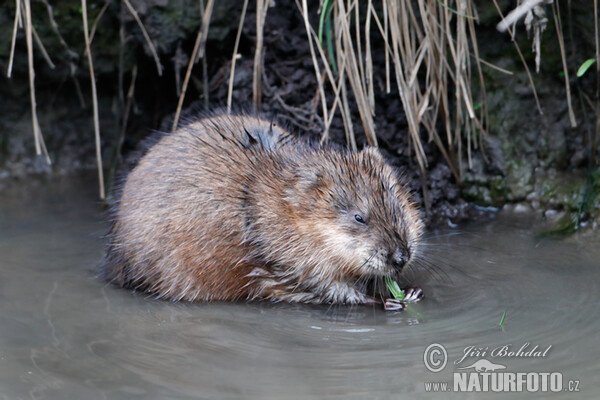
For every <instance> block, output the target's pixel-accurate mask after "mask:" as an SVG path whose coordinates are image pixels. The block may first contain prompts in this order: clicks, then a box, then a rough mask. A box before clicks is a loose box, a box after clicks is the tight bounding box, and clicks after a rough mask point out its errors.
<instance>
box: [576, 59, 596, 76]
mask: <svg viewBox="0 0 600 400" xmlns="http://www.w3.org/2000/svg"><path fill="white" fill-rule="evenodd" d="M595 62H596V59H595V58H588V59H587V60H585V62H584V63H583V64H581V67H579V69H578V70H577V77H578V78H580V77H582V76H583V74H585V73H586V71H587V70H588V69H589V68H590V67H591V66H592V64H593V63H595Z"/></svg>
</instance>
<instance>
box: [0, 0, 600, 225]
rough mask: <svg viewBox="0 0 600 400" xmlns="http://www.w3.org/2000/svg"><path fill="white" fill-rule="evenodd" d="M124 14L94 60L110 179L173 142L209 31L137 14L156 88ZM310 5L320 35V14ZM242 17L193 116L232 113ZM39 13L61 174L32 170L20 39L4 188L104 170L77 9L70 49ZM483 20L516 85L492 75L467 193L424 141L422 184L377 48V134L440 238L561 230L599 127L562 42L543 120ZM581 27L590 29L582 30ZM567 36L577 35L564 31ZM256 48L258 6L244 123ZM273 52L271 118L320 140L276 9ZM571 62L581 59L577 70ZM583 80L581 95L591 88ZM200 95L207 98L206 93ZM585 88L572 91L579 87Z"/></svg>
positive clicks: (335, 130) (243, 94) (218, 49)
mask: <svg viewBox="0 0 600 400" xmlns="http://www.w3.org/2000/svg"><path fill="white" fill-rule="evenodd" d="M36 3H37V2H36ZM117 3H118V2H115V4H112V3H110V4H109V6H107V7H106V9H105V13H104V15H103V17H102V18H101V19H100V20H99V21H98V24H97V31H96V36H95V39H94V43H93V46H92V48H93V53H94V58H95V67H96V75H97V83H98V87H99V95H100V114H101V115H100V116H101V119H100V122H101V132H102V142H103V145H102V153H103V158H104V162H105V168H106V170H107V171H110V170H114V169H115V167H116V166H117V165H118V164H120V162H121V161H120V160H121V159H122V157H123V156H124V157H127V155H128V154H129V153H130V152H131V151H132V150H133V149H135V148H136V146H137V143H138V142H139V141H140V140H141V139H143V138H144V137H145V136H147V135H148V134H149V133H151V130H152V129H168V121H169V120H170V118H171V117H172V114H173V112H174V110H175V107H176V104H177V94H178V93H177V87H178V86H179V85H180V82H181V81H182V79H183V75H184V74H185V66H186V65H187V61H188V55H189V54H190V53H191V50H192V47H193V44H194V40H195V36H196V32H197V30H198V27H199V24H200V9H199V4H198V2H196V1H187V0H185V1H184V0H182V1H178V2H167V1H161V0H156V1H150V2H147V1H146V2H144V1H132V2H131V3H132V4H133V6H134V7H135V8H136V10H137V12H138V14H139V16H140V18H141V20H142V22H143V24H144V26H145V27H146V29H147V31H148V35H149V36H150V37H151V38H152V40H153V43H154V45H155V47H156V49H157V51H158V53H159V55H160V60H161V64H162V76H160V77H159V76H158V73H157V66H156V64H155V62H154V60H153V58H152V56H151V52H150V49H149V48H148V46H147V44H146V43H145V40H144V37H143V35H142V33H141V30H140V28H139V26H138V25H137V23H136V21H135V20H134V19H133V18H132V16H131V14H130V13H128V12H127V10H125V9H121V8H120V7H119V4H117ZM251 3H252V2H251ZM104 4H105V3H104V2H90V5H89V13H90V20H91V21H93V20H95V19H96V17H97V16H98V15H99V13H100V12H101V10H102V7H103V5H104ZM310 4H311V7H310V9H311V10H312V11H313V15H312V17H313V22H314V24H315V26H316V23H317V14H316V12H317V8H318V6H317V4H318V2H314V1H313V2H310ZM503 6H504V9H505V11H508V9H509V8H510V4H508V3H507V4H504V5H503ZM12 7H13V8H14V6H12ZM240 8H241V6H240V5H239V4H238V2H234V1H221V2H217V3H216V5H215V10H214V14H213V18H212V24H211V28H210V33H209V38H208V42H207V50H206V52H207V56H206V69H204V67H203V65H202V62H200V63H198V64H197V65H196V67H195V68H194V72H193V76H192V79H191V83H190V87H189V88H188V93H187V97H186V99H187V101H186V106H190V105H192V106H193V107H194V109H198V108H199V109H203V108H204V107H205V104H206V103H207V102H208V104H209V109H215V108H221V107H223V106H224V105H225V104H226V97H227V83H228V75H229V68H230V59H231V54H232V50H233V45H234V40H235V33H236V32H235V31H236V29H237V23H238V21H239V16H240V11H241V10H240ZM33 11H34V13H33V15H34V25H35V26H36V29H37V30H38V31H39V33H40V37H41V38H42V42H43V43H44V45H45V46H46V48H47V50H48V53H49V54H50V55H51V57H52V58H53V61H54V63H55V65H56V68H55V69H50V68H49V67H48V65H47V64H46V63H45V62H44V60H43V59H42V58H41V57H40V56H39V52H37V53H36V76H37V78H36V93H37V97H38V105H39V107H38V111H39V116H40V125H41V128H42V131H43V133H44V137H45V138H46V144H47V147H48V150H49V152H50V155H51V158H52V159H53V165H52V166H51V167H49V166H48V165H46V164H45V163H44V162H43V160H42V159H40V158H38V157H35V156H34V147H33V138H32V133H31V114H30V111H29V98H28V96H29V92H28V90H29V89H28V82H27V69H26V65H27V64H26V53H25V40H24V36H23V34H22V33H21V34H20V35H19V37H18V39H17V52H16V56H15V66H14V76H13V78H12V79H10V80H7V79H6V78H2V83H1V84H0V107H2V109H3V110H5V111H4V112H3V113H2V115H1V116H0V133H1V135H0V177H3V178H5V179H6V178H11V177H12V178H24V177H26V176H28V175H30V174H40V173H48V174H57V173H58V174H66V173H69V172H72V171H75V170H79V169H91V168H94V167H95V159H94V145H93V121H92V118H91V116H92V111H91V104H90V103H91V100H90V99H91V97H90V93H89V92H90V89H89V76H88V72H87V63H86V61H85V57H84V53H83V42H82V32H81V27H80V25H81V23H80V21H81V15H80V13H79V1H64V2H61V3H60V6H59V5H54V8H53V16H54V19H55V20H56V22H57V24H58V27H59V28H58V30H59V32H60V34H61V35H62V37H63V39H64V40H63V42H64V43H65V44H66V46H65V45H64V44H63V42H61V41H60V40H59V39H58V36H57V34H56V32H55V30H53V29H52V26H51V23H50V22H49V17H48V12H47V8H46V7H45V5H44V4H43V3H42V2H40V3H39V4H34V5H33ZM573 11H574V14H576V15H575V20H576V21H578V22H577V23H580V22H581V21H580V20H584V19H585V18H583V16H582V15H583V12H582V11H581V10H580V8H578V3H576V4H575V5H574V8H573ZM579 13H581V15H580V14H579ZM13 15H14V9H12V8H11V6H8V7H5V8H4V9H3V10H2V11H0V26H2V27H3V28H2V29H4V30H7V29H10V28H11V27H12V18H13ZM480 16H481V24H480V25H479V27H478V29H479V30H478V32H480V35H479V42H480V43H479V46H480V50H481V52H482V57H483V58H484V59H486V61H489V62H491V63H494V64H497V65H499V66H500V67H502V68H504V69H506V70H509V71H511V72H512V75H506V74H503V73H501V72H498V71H497V70H495V69H492V68H486V67H484V74H485V78H486V86H487V91H488V108H489V111H490V124H489V127H488V131H489V138H487V139H485V140H484V143H485V144H486V146H485V149H484V152H481V151H480V150H478V151H476V152H474V153H473V154H472V157H471V159H470V160H468V159H465V160H463V166H464V176H463V181H462V182H461V183H460V184H458V183H457V182H456V181H455V179H454V178H453V176H452V173H451V171H450V168H449V167H448V166H447V164H446V162H445V160H444V159H443V157H442V155H441V154H440V152H439V151H438V149H437V147H436V146H435V145H434V144H433V143H427V138H426V137H425V135H423V140H424V147H425V152H426V154H427V157H428V164H429V166H428V171H427V175H426V176H424V177H422V176H420V174H419V173H418V167H417V164H416V161H415V160H414V157H413V155H412V154H411V151H410V149H411V146H410V145H409V142H408V133H407V123H406V118H405V115H404V112H403V110H402V105H401V102H400V99H399V96H398V93H397V91H396V90H395V89H394V87H393V85H392V89H393V90H392V92H391V93H389V94H386V93H385V84H384V79H385V72H384V70H383V65H384V60H383V54H384V52H383V51H384V49H383V43H381V40H374V41H373V44H374V46H375V48H374V49H373V55H374V57H375V59H374V65H375V66H376V73H375V82H374V83H375V87H376V91H375V92H376V99H375V100H376V115H375V124H376V133H377V135H378V140H379V144H380V147H381V148H382V150H383V152H384V153H385V154H386V156H387V157H389V159H390V160H391V161H392V162H393V163H394V164H395V165H396V166H397V167H398V168H399V169H400V171H401V172H402V173H403V175H404V176H405V177H406V180H407V183H408V185H409V186H410V188H411V189H412V190H413V191H414V193H415V195H416V198H417V200H418V201H420V202H422V203H424V200H425V199H424V198H423V193H427V194H428V199H427V200H428V201H427V205H428V207H427V208H429V209H430V213H429V215H428V218H429V220H430V221H432V222H434V223H435V224H440V223H441V224H450V225H452V224H455V223H459V222H461V221H462V220H464V219H466V218H469V216H471V215H473V214H478V213H487V212H489V211H490V210H494V209H500V208H503V207H506V208H507V209H509V208H514V207H515V206H514V204H517V205H518V209H520V210H522V209H524V208H526V209H527V210H530V211H531V210H535V211H538V212H539V213H540V214H543V213H545V212H546V211H547V210H551V212H550V214H551V215H559V216H560V215H567V214H568V215H571V214H572V213H573V212H578V213H580V211H581V203H582V197H583V192H584V189H585V185H586V182H589V176H590V174H589V173H588V171H589V165H590V163H591V160H590V154H589V153H590V152H589V151H588V150H589V146H588V145H589V141H588V140H587V139H586V138H587V137H588V136H589V131H590V129H592V131H593V118H591V117H589V116H588V118H587V119H583V118H581V119H580V120H579V121H578V126H577V127H576V128H572V127H571V124H570V121H569V118H568V114H567V109H566V101H565V90H564V81H563V80H562V78H561V77H560V76H559V73H560V70H561V65H562V64H561V62H560V60H559V59H558V58H556V55H557V54H558V49H557V43H556V41H555V40H553V38H552V37H547V38H546V40H545V41H544V42H543V43H544V47H543V52H544V54H545V55H546V58H545V59H544V62H543V63H542V69H541V71H540V73H539V74H537V75H535V77H534V79H535V82H536V87H537V89H538V95H539V98H540V104H541V107H542V109H543V111H544V114H543V115H540V113H539V111H538V110H537V108H536V106H535V100H534V98H533V96H532V91H531V88H530V87H529V83H528V80H527V76H526V75H525V73H524V72H523V67H522V65H520V64H519V63H520V61H519V60H518V57H517V56H516V54H515V51H514V48H513V45H512V43H511V42H510V39H509V37H508V36H507V35H502V34H500V33H498V32H497V31H496V30H495V28H494V26H495V24H496V23H497V21H498V17H497V16H496V15H495V14H493V13H491V12H490V10H487V9H484V10H480ZM575 25H576V24H575V23H573V26H575ZM577 26H581V29H587V28H586V27H585V26H584V25H582V24H580V25H577ZM565 27H566V28H568V25H567V22H565ZM551 28H553V27H551ZM566 28H565V29H566ZM549 29H550V28H549ZM2 33H6V35H4V34H3V35H0V36H1V37H3V38H10V32H8V33H7V32H5V31H3V32H2ZM547 36H549V35H547ZM255 37H256V23H255V9H254V4H250V6H249V9H248V14H247V16H246V21H245V24H244V29H243V33H242V37H241V42H240V49H239V53H240V57H239V59H238V61H237V64H236V73H235V78H234V92H233V100H234V101H233V103H234V105H235V107H236V108H237V109H239V110H250V109H251V99H252V70H253V69H252V68H253V57H254V42H255ZM519 38H520V39H519V40H521V43H522V45H521V47H522V48H523V52H524V53H525V54H526V56H527V58H528V61H530V62H531V61H532V59H533V56H532V55H531V54H530V53H531V52H530V50H529V42H528V41H527V39H526V37H525V34H524V33H523V32H520V36H519ZM566 45H567V47H568V46H572V47H573V48H574V49H575V48H576V49H578V50H577V51H578V52H579V53H581V52H584V51H585V49H588V47H589V45H588V44H586V43H584V42H583V41H582V42H581V43H580V42H579V41H578V42H577V43H571V42H569V39H568V38H567V42H566ZM264 46H265V53H264V72H263V82H262V93H263V98H262V112H263V113H264V114H265V115H266V116H268V117H273V118H277V119H278V120H279V121H281V122H282V123H284V125H287V126H288V127H289V128H290V129H291V130H292V131H294V132H296V133H297V134H299V135H306V136H308V137H310V138H314V139H318V138H320V136H321V132H322V126H323V124H322V121H321V119H320V116H319V107H320V105H319V103H318V100H319V98H318V94H317V82H316V79H315V76H314V69H313V65H312V61H311V58H310V50H309V46H308V42H307V40H306V32H305V29H304V25H303V22H302V19H301V15H300V12H299V11H298V9H297V8H296V6H295V5H294V4H293V3H290V4H283V3H281V2H277V4H276V6H275V7H271V8H270V9H269V11H268V15H267V20H266V27H265V43H264ZM9 49H10V43H9V40H8V41H7V40H6V39H3V41H2V42H0V67H1V68H2V69H3V70H6V66H7V62H8V51H9ZM575 54H577V53H576V52H575V51H573V52H572V58H573V59H574V62H575V61H576V60H575V58H576V57H575ZM552 57H554V58H552ZM134 68H135V69H137V78H136V81H135V86H134V92H133V93H134V96H133V101H132V103H131V107H130V111H129V113H128V114H126V113H125V110H126V109H127V107H126V106H127V96H126V95H127V91H128V89H129V88H130V87H131V78H132V71H133V69H134ZM590 75H591V74H590ZM583 79H584V81H583V83H584V85H585V84H586V83H589V82H588V81H589V80H590V79H591V78H590V77H589V76H588V77H584V78H583ZM204 82H206V83H207V84H208V92H207V93H205V91H204V84H205V83H204ZM577 84H579V83H578V81H577V80H576V79H574V78H573V85H574V86H575V85H577ZM581 97H582V98H583V96H581ZM575 103H576V104H574V107H575V109H576V111H577V112H578V115H579V113H580V114H584V112H583V111H584V107H585V106H582V104H580V103H579V102H578V101H576V102H575ZM351 108H352V114H353V121H354V129H355V133H356V137H357V142H358V146H359V147H362V146H363V145H364V144H365V143H366V140H365V137H364V134H363V131H362V125H361V123H360V117H359V115H358V112H357V110H356V108H355V107H354V106H352V107H351ZM588 113H589V111H588ZM125 119H127V126H126V128H125V131H124V132H125V136H124V143H123V148H122V151H121V152H117V145H116V144H117V143H118V142H119V140H118V138H119V136H120V134H121V132H122V131H123V121H124V120H125ZM330 140H331V141H333V142H336V143H339V144H345V133H344V128H343V124H342V119H341V117H340V116H339V113H338V115H336V116H335V118H334V120H333V124H332V126H331V132H330ZM109 176H110V173H109ZM423 185H425V188H426V190H425V191H424V190H423ZM591 203H592V205H591V206H588V207H587V209H586V214H587V215H586V216H585V218H591V216H593V215H594V214H595V213H596V212H597V207H598V205H597V204H598V202H597V201H595V200H593V201H592V202H591ZM506 204H509V206H506ZM424 208H425V207H424ZM561 213H562V214H561Z"/></svg>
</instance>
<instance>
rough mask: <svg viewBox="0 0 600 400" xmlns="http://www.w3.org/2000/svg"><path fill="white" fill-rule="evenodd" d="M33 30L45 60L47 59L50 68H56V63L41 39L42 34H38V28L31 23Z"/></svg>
mask: <svg viewBox="0 0 600 400" xmlns="http://www.w3.org/2000/svg"><path fill="white" fill-rule="evenodd" d="M31 31H32V32H33V38H34V39H35V42H36V43H37V45H38V47H39V48H40V51H41V52H42V57H44V60H46V64H48V66H49V67H50V69H54V68H56V65H54V63H53V62H52V59H51V58H50V55H49V54H48V52H47V51H46V47H45V46H44V43H42V39H40V36H39V35H38V33H37V30H36V29H35V26H33V25H31Z"/></svg>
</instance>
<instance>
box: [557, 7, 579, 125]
mask: <svg viewBox="0 0 600 400" xmlns="http://www.w3.org/2000/svg"><path fill="white" fill-rule="evenodd" d="M557 3H558V0H555V1H554V2H553V3H552V11H553V12H552V14H553V15H554V26H556V37H557V38H558V47H559V49H560V56H561V59H562V66H563V72H564V74H565V91H566V92H567V107H568V109H569V121H571V127H572V128H575V127H577V120H576V119H575V112H574V111H573V104H572V102H571V84H570V82H569V69H568V68H567V54H566V53H565V41H564V37H563V33H562V23H561V22H560V11H559V8H558V6H557Z"/></svg>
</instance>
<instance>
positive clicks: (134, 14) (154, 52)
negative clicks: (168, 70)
mask: <svg viewBox="0 0 600 400" xmlns="http://www.w3.org/2000/svg"><path fill="white" fill-rule="evenodd" d="M123 2H124V3H125V5H126V6H127V9H128V10H129V12H130V13H131V15H133V18H134V19H135V21H136V22H137V24H138V25H139V27H140V29H141V30H142V35H144V39H145V40H146V43H147V44H148V47H149V48H150V51H151V52H152V56H153V57H154V62H155V63H156V69H157V70H158V76H162V71H163V66H162V64H161V63H160V59H159V58H158V53H157V52H156V48H155V47H154V44H152V40H150V36H148V32H147V31H146V28H145V27H144V24H143V23H142V20H141V19H140V17H139V15H138V13H137V11H135V8H133V6H132V5H131V3H130V2H129V0H123Z"/></svg>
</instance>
